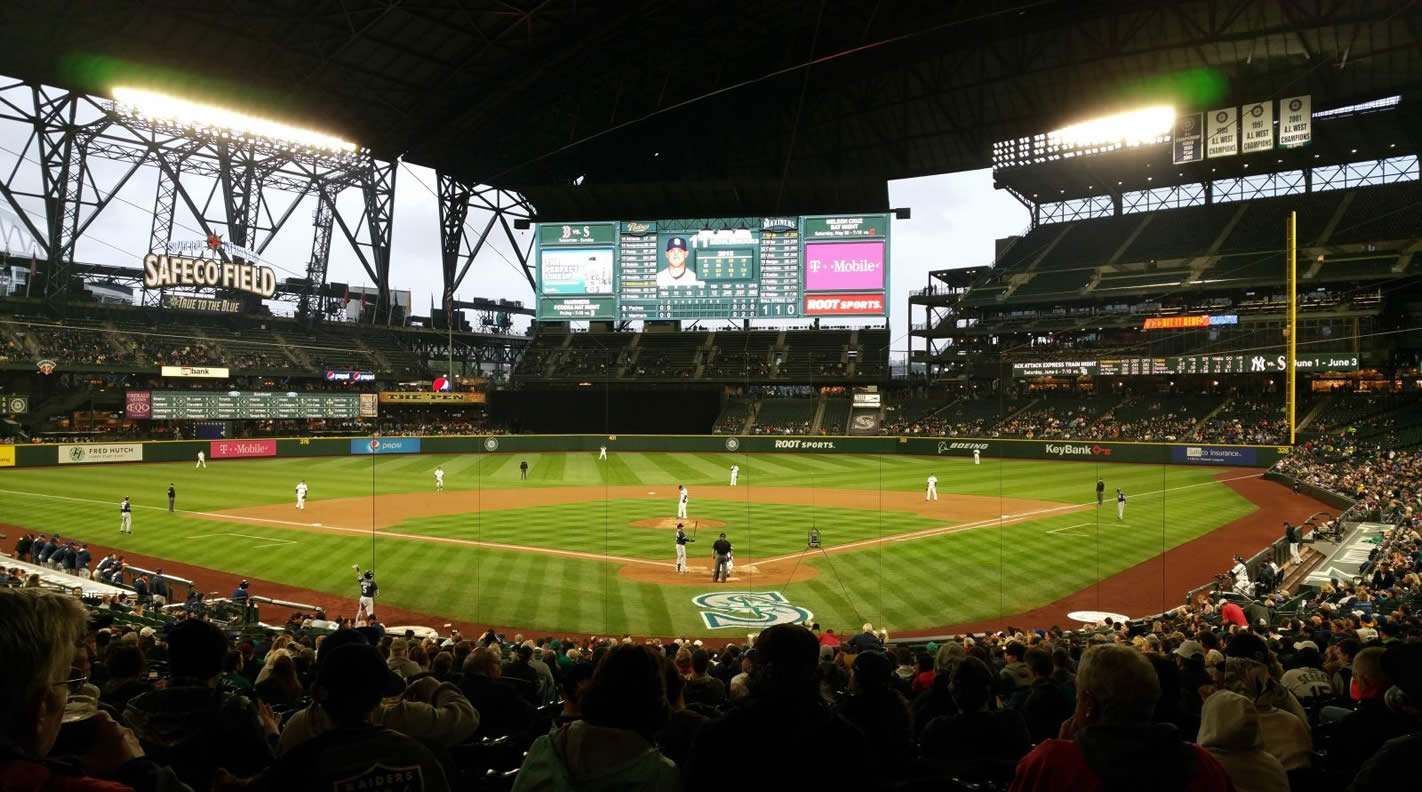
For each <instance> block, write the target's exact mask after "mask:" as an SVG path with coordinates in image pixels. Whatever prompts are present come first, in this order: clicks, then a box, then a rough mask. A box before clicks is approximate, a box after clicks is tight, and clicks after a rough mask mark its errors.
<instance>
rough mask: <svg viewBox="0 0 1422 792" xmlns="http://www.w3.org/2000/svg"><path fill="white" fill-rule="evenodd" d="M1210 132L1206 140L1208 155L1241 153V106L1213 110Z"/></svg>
mask: <svg viewBox="0 0 1422 792" xmlns="http://www.w3.org/2000/svg"><path fill="white" fill-rule="evenodd" d="M1207 117H1208V118H1209V134H1208V136H1207V137H1206V141H1205V156H1206V157H1233V156H1234V155H1236V154H1238V153H1239V123H1238V122H1239V108H1237V107H1226V108H1224V109H1223V110H1211V111H1210V112H1209V114H1208V116H1207Z"/></svg>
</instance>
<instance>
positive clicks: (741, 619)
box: [691, 591, 814, 630]
mask: <svg viewBox="0 0 1422 792" xmlns="http://www.w3.org/2000/svg"><path fill="white" fill-rule="evenodd" d="M691 602H692V604H694V605H695V606H696V607H698V608H701V609H702V611H701V620H702V621H704V622H706V626H707V627H709V628H711V629H713V630H719V629H721V628H723V627H751V628H759V629H764V628H766V627H770V626H772V625H776V624H803V623H805V622H809V621H811V620H812V619H814V614H812V613H810V612H809V611H807V610H805V609H804V608H801V607H799V606H796V605H791V604H790V601H789V600H787V599H785V597H784V596H782V595H781V594H780V592H778V591H716V592H712V593H710V594H702V595H701V596H699V597H695V598H693V599H692V600H691Z"/></svg>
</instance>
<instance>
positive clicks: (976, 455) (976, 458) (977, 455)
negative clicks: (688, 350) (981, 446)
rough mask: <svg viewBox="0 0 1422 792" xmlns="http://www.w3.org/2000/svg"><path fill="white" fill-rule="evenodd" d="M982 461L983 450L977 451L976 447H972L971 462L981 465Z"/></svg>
mask: <svg viewBox="0 0 1422 792" xmlns="http://www.w3.org/2000/svg"><path fill="white" fill-rule="evenodd" d="M982 463H983V452H982V451H979V450H978V449H976V448H974V449H973V464H974V465H981V464H982Z"/></svg>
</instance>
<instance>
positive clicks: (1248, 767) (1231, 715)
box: [1200, 690, 1289, 792]
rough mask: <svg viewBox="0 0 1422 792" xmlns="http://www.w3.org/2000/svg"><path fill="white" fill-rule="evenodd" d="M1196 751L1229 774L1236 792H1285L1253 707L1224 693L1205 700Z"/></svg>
mask: <svg viewBox="0 0 1422 792" xmlns="http://www.w3.org/2000/svg"><path fill="white" fill-rule="evenodd" d="M1200 747H1201V748H1204V749H1205V750H1206V751H1209V752H1210V755H1211V756H1213V757H1214V758H1215V759H1216V760H1217V761H1218V762H1219V763H1220V764H1221V765H1223V766H1224V769H1225V772H1226V773H1228V774H1229V778H1230V781H1232V782H1233V783H1234V788H1235V790H1237V792H1289V776H1288V774H1287V773H1285V772H1284V766H1283V765H1281V764H1279V760H1278V759H1275V758H1274V757H1273V756H1272V755H1270V754H1269V752H1268V751H1266V750H1264V736H1263V734H1262V733H1261V728H1260V724H1259V713H1258V712H1257V711H1256V710H1255V708H1254V703H1253V702H1251V701H1250V700H1249V699H1247V698H1245V697H1244V696H1241V695H1239V694H1238V693H1234V692H1232V691H1228V690H1221V691H1217V692H1215V693H1213V694H1211V695H1210V697H1209V698H1208V699H1206V700H1205V705H1204V709H1203V711H1202V713H1201V718H1200Z"/></svg>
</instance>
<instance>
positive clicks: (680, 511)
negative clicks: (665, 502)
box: [676, 484, 691, 520]
mask: <svg viewBox="0 0 1422 792" xmlns="http://www.w3.org/2000/svg"><path fill="white" fill-rule="evenodd" d="M676 489H677V493H678V495H677V497H676V516H677V519H679V520H685V519H686V501H687V499H688V498H690V497H691V493H689V492H687V491H686V487H683V486H682V485H680V484H678V485H676Z"/></svg>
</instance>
